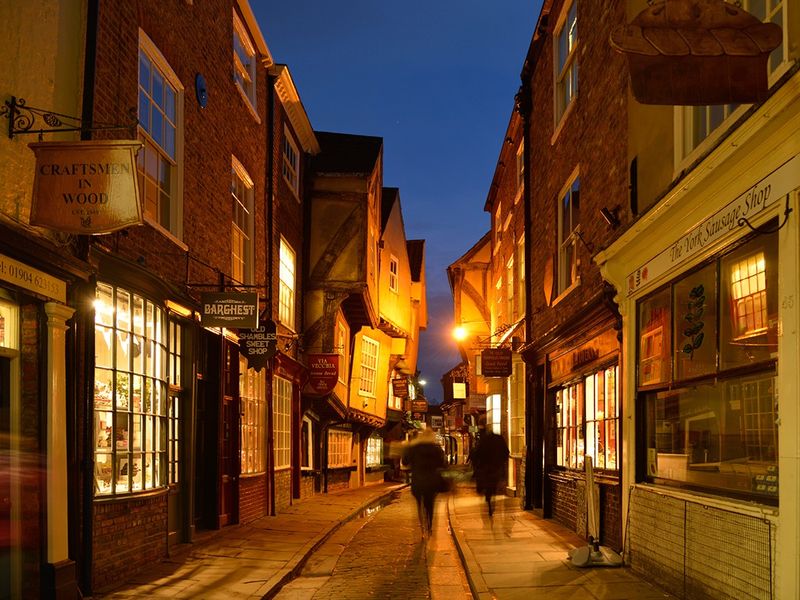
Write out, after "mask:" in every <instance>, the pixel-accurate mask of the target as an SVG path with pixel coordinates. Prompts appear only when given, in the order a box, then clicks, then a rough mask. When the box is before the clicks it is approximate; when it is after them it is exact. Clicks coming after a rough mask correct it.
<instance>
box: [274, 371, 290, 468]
mask: <svg viewBox="0 0 800 600" xmlns="http://www.w3.org/2000/svg"><path fill="white" fill-rule="evenodd" d="M291 409H292V382H291V381H289V380H288V379H284V378H283V377H278V376H273V378H272V422H273V430H272V435H273V443H274V454H275V468H276V469H285V468H289V467H290V466H291V464H292V463H291V460H292V456H291V453H292V446H291V441H292V439H291V436H292V430H291V424H292V423H291V421H292V418H291V417H292V411H291Z"/></svg>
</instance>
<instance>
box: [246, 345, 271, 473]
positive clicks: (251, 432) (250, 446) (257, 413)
mask: <svg viewBox="0 0 800 600" xmlns="http://www.w3.org/2000/svg"><path fill="white" fill-rule="evenodd" d="M265 373H266V371H264V369H262V370H261V371H256V370H255V369H252V368H248V367H247V359H246V358H245V357H244V356H241V355H239V402H240V407H241V415H242V416H241V422H240V424H241V431H240V434H241V436H242V439H241V444H242V451H241V458H242V467H241V468H242V473H243V474H248V473H263V472H264V470H265V459H266V452H265V449H264V443H265V441H266V422H267V401H266V397H265V396H266V379H265Z"/></svg>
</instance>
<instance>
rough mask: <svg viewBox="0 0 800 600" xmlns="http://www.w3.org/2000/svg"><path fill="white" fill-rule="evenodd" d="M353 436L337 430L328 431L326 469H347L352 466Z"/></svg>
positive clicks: (347, 432)
mask: <svg viewBox="0 0 800 600" xmlns="http://www.w3.org/2000/svg"><path fill="white" fill-rule="evenodd" d="M352 445H353V434H352V433H350V432H349V431H342V430H339V429H329V430H328V467H330V468H334V467H349V466H350V465H351V464H352V459H351V450H352Z"/></svg>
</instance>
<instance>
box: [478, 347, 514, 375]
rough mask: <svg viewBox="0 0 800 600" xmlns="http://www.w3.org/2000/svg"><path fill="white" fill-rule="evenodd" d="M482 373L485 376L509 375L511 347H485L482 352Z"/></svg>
mask: <svg viewBox="0 0 800 600" xmlns="http://www.w3.org/2000/svg"><path fill="white" fill-rule="evenodd" d="M481 374H482V375H483V376H484V377H509V376H510V375H511V349H510V348H485V349H484V350H483V351H482V352H481Z"/></svg>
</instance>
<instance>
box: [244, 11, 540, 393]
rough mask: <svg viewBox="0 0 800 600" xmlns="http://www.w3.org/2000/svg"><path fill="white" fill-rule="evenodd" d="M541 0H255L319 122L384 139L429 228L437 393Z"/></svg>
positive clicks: (389, 168)
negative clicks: (459, 275)
mask: <svg viewBox="0 0 800 600" xmlns="http://www.w3.org/2000/svg"><path fill="white" fill-rule="evenodd" d="M540 5H541V0H500V1H498V2H491V3H489V2H486V1H485V0H425V1H423V0H404V1H403V2H389V1H387V0H340V1H338V2H332V1H330V0H312V1H308V0H297V1H296V2H265V1H263V0H256V1H255V2H253V3H252V6H253V10H254V11H255V13H256V16H257V18H258V21H259V24H260V26H261V29H262V32H263V33H264V37H265V38H266V41H267V45H268V46H269V48H270V51H271V52H272V55H273V58H274V60H275V62H277V63H284V64H287V65H288V66H289V69H290V71H291V73H292V76H293V78H294V81H295V84H296V85H297V88H298V92H299V93H300V98H301V99H302V101H303V104H304V106H305V108H306V111H307V113H308V116H309V119H310V120H311V124H312V126H313V127H314V129H315V130H317V131H335V132H340V133H352V134H362V135H374V136H379V137H382V138H383V140H384V158H383V161H384V162H383V166H384V185H385V186H387V187H398V188H400V199H401V204H402V208H403V219H404V222H405V227H406V236H407V237H408V238H409V239H425V240H426V269H427V283H428V329H427V331H426V332H424V333H423V334H422V338H421V350H420V354H421V355H420V361H419V366H418V368H419V369H420V371H421V372H422V373H421V377H422V378H424V379H426V380H427V381H428V386H427V389H426V395H427V397H428V400H429V401H431V402H436V403H438V402H439V401H441V399H442V389H441V385H440V383H439V379H440V378H441V376H442V374H443V373H445V372H446V371H447V370H449V369H450V368H452V367H453V366H455V365H456V364H457V363H458V361H459V360H460V359H459V356H458V352H457V350H456V346H455V342H454V341H453V339H452V337H451V330H452V327H453V306H452V297H451V294H450V287H449V284H448V281H447V273H446V269H447V266H448V265H449V264H450V263H452V262H453V261H454V260H455V259H457V258H458V257H459V256H461V255H462V254H463V253H464V252H466V251H467V250H468V249H469V248H470V247H471V246H472V245H473V244H474V243H476V242H477V241H478V240H479V239H480V238H481V236H482V235H483V234H484V233H486V231H488V228H489V217H488V215H487V213H485V212H484V211H483V205H484V202H485V201H486V195H487V193H488V190H489V185H490V183H491V180H492V175H493V174H494V169H495V166H496V164H497V158H498V155H499V152H500V147H501V143H502V141H503V136H504V134H505V130H506V126H507V125H508V120H509V118H510V116H511V111H512V110H513V106H514V94H515V93H516V92H517V89H518V88H519V84H520V79H519V73H520V70H521V68H522V63H523V60H524V58H525V53H526V51H527V49H528V44H529V43H530V39H531V36H532V34H533V28H534V25H535V22H536V18H537V17H538V15H539V8H540Z"/></svg>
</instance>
